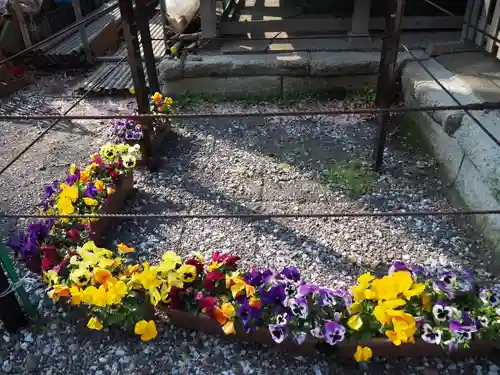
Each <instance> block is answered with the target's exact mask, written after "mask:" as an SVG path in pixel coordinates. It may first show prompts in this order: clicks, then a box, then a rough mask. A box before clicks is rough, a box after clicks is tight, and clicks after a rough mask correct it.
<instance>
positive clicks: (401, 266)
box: [388, 261, 426, 280]
mask: <svg viewBox="0 0 500 375" xmlns="http://www.w3.org/2000/svg"><path fill="white" fill-rule="evenodd" d="M397 271H407V272H409V273H410V274H411V276H412V277H413V279H415V280H416V279H418V277H421V276H425V274H426V273H425V269H424V268H423V267H421V266H418V265H413V266H409V265H407V264H406V263H404V262H401V261H395V262H394V263H393V265H392V266H391V267H390V268H389V271H388V275H389V276H391V275H392V274H393V273H394V272H397Z"/></svg>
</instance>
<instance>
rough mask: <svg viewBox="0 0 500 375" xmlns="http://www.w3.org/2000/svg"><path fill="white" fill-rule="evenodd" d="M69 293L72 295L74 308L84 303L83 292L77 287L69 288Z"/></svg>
mask: <svg viewBox="0 0 500 375" xmlns="http://www.w3.org/2000/svg"><path fill="white" fill-rule="evenodd" d="M69 293H70V294H71V304H72V305H73V306H78V305H80V303H81V302H82V291H81V289H80V288H79V287H78V286H77V285H73V286H72V287H71V288H69Z"/></svg>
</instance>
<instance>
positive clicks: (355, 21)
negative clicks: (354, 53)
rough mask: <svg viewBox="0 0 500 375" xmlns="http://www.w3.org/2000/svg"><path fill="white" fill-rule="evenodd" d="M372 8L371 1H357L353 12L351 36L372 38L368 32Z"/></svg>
mask: <svg viewBox="0 0 500 375" xmlns="http://www.w3.org/2000/svg"><path fill="white" fill-rule="evenodd" d="M370 7H371V0H355V1H354V10H353V12H352V22H351V31H350V33H349V35H354V36H358V35H366V36H367V37H369V36H370V32H369V30H368V28H369V26H370Z"/></svg>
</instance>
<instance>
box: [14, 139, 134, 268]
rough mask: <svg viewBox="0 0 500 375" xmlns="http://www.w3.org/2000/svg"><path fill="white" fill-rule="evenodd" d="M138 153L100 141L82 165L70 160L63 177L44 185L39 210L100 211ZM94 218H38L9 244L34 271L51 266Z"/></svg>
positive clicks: (80, 237)
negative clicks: (72, 162) (85, 164)
mask: <svg viewBox="0 0 500 375" xmlns="http://www.w3.org/2000/svg"><path fill="white" fill-rule="evenodd" d="M137 156H138V153H137V148H135V147H129V146H128V145H125V144H119V145H114V144H111V143H108V144H105V145H103V146H102V147H101V149H100V150H99V153H97V154H95V155H92V157H91V160H90V163H89V164H88V165H87V166H86V167H85V168H81V169H80V168H78V167H77V166H76V165H75V164H72V165H71V166H70V168H69V172H68V174H67V176H66V177H65V179H64V180H63V181H54V182H52V183H51V184H49V185H47V186H46V187H45V192H44V196H43V198H42V202H41V204H40V206H41V207H40V212H41V213H42V214H44V215H49V216H50V215H63V216H65V215H68V216H70V215H83V214H96V213H99V210H100V209H101V206H102V204H103V203H104V202H105V201H106V200H107V199H108V198H109V197H110V196H111V195H112V194H113V193H114V192H115V189H116V184H117V182H118V178H119V177H120V176H121V175H123V174H125V173H127V172H128V170H130V169H131V168H134V167H135V164H136V157H137ZM93 220H97V219H82V218H61V219H58V220H55V219H48V220H40V221H38V222H34V223H31V224H30V225H29V226H28V228H27V230H26V231H23V232H19V233H16V234H14V235H13V236H11V238H10V240H9V242H8V246H9V247H10V248H11V249H13V250H14V251H15V252H16V254H17V255H18V256H19V258H20V260H21V261H23V262H26V263H27V265H28V266H29V267H30V268H31V269H32V270H33V271H37V272H40V271H41V270H48V269H52V268H54V267H58V266H59V265H60V263H61V261H62V259H63V258H64V256H65V254H66V251H67V250H66V249H71V248H74V247H76V246H77V245H78V244H80V243H82V241H85V240H86V239H87V238H88V230H89V227H90V223H91V221H93Z"/></svg>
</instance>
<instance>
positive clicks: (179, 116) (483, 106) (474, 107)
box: [0, 94, 500, 121]
mask: <svg viewBox="0 0 500 375" xmlns="http://www.w3.org/2000/svg"><path fill="white" fill-rule="evenodd" d="M450 95H452V94H450ZM498 109H500V102H484V103H471V104H457V105H439V106H421V107H390V108H350V109H328V110H318V111H269V112H235V113H176V114H157V113H154V114H153V113H151V114H131V115H0V121H3V120H12V121H14V120H16V121H19V120H24V121H27V120H57V119H64V120H113V119H122V118H127V119H131V120H141V119H148V118H165V119H170V120H188V119H210V118H242V117H288V116H338V115H356V114H358V115H370V114H379V113H411V112H439V111H453V110H464V111H485V110H489V111H491V110H498Z"/></svg>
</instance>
